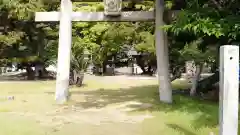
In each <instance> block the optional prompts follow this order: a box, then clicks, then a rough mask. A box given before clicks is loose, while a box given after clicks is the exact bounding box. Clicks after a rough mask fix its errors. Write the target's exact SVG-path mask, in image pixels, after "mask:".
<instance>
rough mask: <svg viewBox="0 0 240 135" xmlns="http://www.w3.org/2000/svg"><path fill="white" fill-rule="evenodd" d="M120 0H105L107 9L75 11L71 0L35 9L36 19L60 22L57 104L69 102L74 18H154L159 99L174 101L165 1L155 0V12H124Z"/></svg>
mask: <svg viewBox="0 0 240 135" xmlns="http://www.w3.org/2000/svg"><path fill="white" fill-rule="evenodd" d="M121 5H122V1H121V0H104V12H72V1H71V0H61V10H60V12H36V15H35V21H37V22H52V21H59V22H60V25H59V46H58V62H57V63H58V64H57V81H56V93H55V99H56V100H57V102H58V103H63V102H65V101H67V98H68V87H69V72H70V53H71V43H72V24H71V22H72V21H81V22H92V21H95V22H100V21H102V22H104V21H105V22H106V21H108V22H110V21H112V22H133V21H135V22H136V21H154V20H155V38H156V41H155V42H156V54H157V66H158V81H159V93H160V100H161V101H163V102H166V103H171V102H172V90H171V84H170V81H169V67H168V65H169V61H168V45H167V42H166V35H165V33H164V31H163V30H161V29H160V26H163V25H164V22H163V10H164V0H155V12H154V11H128V12H121V8H122V6H121Z"/></svg>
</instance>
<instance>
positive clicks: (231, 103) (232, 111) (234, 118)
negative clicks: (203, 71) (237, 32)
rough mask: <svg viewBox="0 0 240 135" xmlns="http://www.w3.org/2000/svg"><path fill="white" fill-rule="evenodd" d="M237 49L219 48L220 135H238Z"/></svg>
mask: <svg viewBox="0 0 240 135" xmlns="http://www.w3.org/2000/svg"><path fill="white" fill-rule="evenodd" d="M238 71H239V47H238V46H234V45H224V46H221V47H220V83H219V85H220V87H219V88H220V91H219V92H220V93H219V124H220V135H238V105H239V100H238V96H239V94H238V93H239V86H238V85H239V80H238Z"/></svg>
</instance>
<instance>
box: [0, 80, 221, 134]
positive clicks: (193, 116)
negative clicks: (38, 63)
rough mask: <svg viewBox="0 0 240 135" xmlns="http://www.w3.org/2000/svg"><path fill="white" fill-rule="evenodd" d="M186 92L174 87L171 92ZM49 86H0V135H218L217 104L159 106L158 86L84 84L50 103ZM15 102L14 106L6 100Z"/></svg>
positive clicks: (178, 101) (186, 101) (178, 99)
mask: <svg viewBox="0 0 240 135" xmlns="http://www.w3.org/2000/svg"><path fill="white" fill-rule="evenodd" d="M184 87H186V85H185V83H184V82H174V83H173V88H174V89H176V88H184ZM54 90H55V82H54V81H33V82H24V81H23V82H6V83H0V95H1V97H0V127H1V130H0V135H67V134H69V135H113V134H114V135H208V134H209V133H210V132H214V133H217V132H218V104H217V103H212V102H207V101H200V100H196V99H190V98H187V97H183V96H177V95H175V96H174V103H173V104H171V105H169V104H163V103H160V102H159V97H158V88H157V81H155V80H122V81H115V82H104V83H103V82H98V81H91V80H86V81H85V85H84V86H83V87H81V88H76V87H73V88H71V90H70V91H71V99H70V101H69V102H68V103H66V104H64V105H57V104H55V102H54ZM7 96H14V97H15V99H14V100H7V99H6V97H7Z"/></svg>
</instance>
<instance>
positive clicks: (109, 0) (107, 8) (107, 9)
mask: <svg viewBox="0 0 240 135" xmlns="http://www.w3.org/2000/svg"><path fill="white" fill-rule="evenodd" d="M103 2H104V14H105V15H106V16H120V15H121V10H122V0H103Z"/></svg>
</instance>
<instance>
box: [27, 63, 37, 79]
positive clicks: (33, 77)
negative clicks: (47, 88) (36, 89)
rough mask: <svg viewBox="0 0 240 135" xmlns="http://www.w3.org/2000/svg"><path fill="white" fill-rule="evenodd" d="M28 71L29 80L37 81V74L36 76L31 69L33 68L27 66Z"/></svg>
mask: <svg viewBox="0 0 240 135" xmlns="http://www.w3.org/2000/svg"><path fill="white" fill-rule="evenodd" d="M26 71H27V79H28V80H34V79H35V74H34V71H33V70H32V68H31V66H27V68H26Z"/></svg>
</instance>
